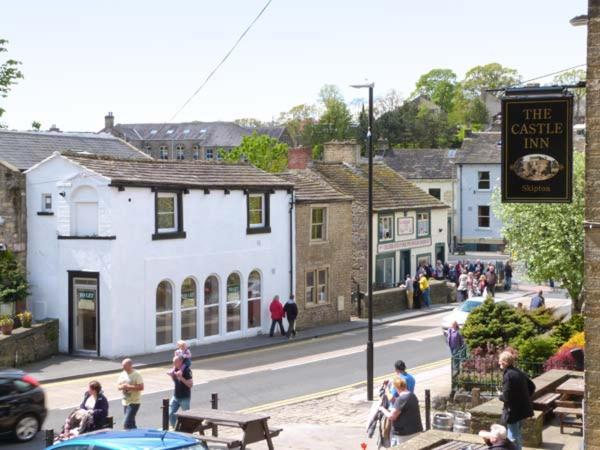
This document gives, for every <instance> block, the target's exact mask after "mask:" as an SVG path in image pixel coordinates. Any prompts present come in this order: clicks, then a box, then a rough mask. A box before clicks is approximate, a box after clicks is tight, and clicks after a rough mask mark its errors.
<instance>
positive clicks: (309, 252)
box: [295, 201, 352, 328]
mask: <svg viewBox="0 0 600 450" xmlns="http://www.w3.org/2000/svg"><path fill="white" fill-rule="evenodd" d="M311 206H318V207H324V208H326V209H327V220H326V224H327V230H326V235H327V239H326V240H325V241H322V242H321V241H311V239H310V232H311ZM351 239H352V213H351V202H350V201H344V202H331V203H318V204H316V203H305V202H299V203H298V204H297V206H296V294H295V295H296V303H297V305H298V312H299V314H298V322H297V326H298V328H307V327H311V326H317V325H326V324H330V323H336V322H343V321H348V320H350V313H351V297H350V293H351V279H350V270H349V267H348V261H350V260H351V257H352V242H351ZM318 269H327V270H328V274H329V284H328V285H329V293H328V294H329V295H328V297H329V298H328V301H327V302H326V303H318V302H317V303H307V302H306V289H305V288H306V273H307V272H308V271H315V270H318ZM315 288H316V286H315ZM340 297H343V300H342V302H343V309H342V310H341V311H340V310H338V298H340Z"/></svg>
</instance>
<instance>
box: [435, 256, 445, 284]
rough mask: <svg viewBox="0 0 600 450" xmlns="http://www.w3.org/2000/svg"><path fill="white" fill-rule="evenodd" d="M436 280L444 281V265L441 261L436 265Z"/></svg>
mask: <svg viewBox="0 0 600 450" xmlns="http://www.w3.org/2000/svg"><path fill="white" fill-rule="evenodd" d="M435 279H436V280H443V279H444V265H443V264H442V261H440V260H439V259H438V260H437V261H436V263H435Z"/></svg>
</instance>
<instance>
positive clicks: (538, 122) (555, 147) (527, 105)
mask: <svg viewBox="0 0 600 450" xmlns="http://www.w3.org/2000/svg"><path fill="white" fill-rule="evenodd" d="M529 92H531V90H530V91H529ZM572 113H573V96H572V95H571V94H569V93H562V91H561V92H560V93H559V94H554V95H529V96H525V95H506V96H504V97H503V98H502V183H501V184H502V201H503V202H513V203H530V202H535V203H568V202H571V197H572V190H573V114H572Z"/></svg>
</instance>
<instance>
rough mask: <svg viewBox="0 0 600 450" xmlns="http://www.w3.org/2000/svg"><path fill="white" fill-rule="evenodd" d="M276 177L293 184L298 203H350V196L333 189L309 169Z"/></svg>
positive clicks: (288, 172) (284, 173) (292, 171)
mask: <svg viewBox="0 0 600 450" xmlns="http://www.w3.org/2000/svg"><path fill="white" fill-rule="evenodd" d="M278 175H279V176H280V177H281V178H283V179H285V180H287V181H289V182H291V183H294V186H295V189H296V201H298V202H306V203H309V202H320V201H327V202H340V201H352V197H351V196H349V195H346V194H342V193H341V192H340V191H338V190H336V189H334V188H333V187H332V186H331V184H329V183H328V182H327V181H326V180H325V179H324V178H323V177H322V176H321V175H320V174H319V173H318V172H316V171H314V170H312V169H310V168H308V169H300V170H289V171H287V172H283V173H281V174H278Z"/></svg>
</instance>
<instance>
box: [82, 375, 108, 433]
mask: <svg viewBox="0 0 600 450" xmlns="http://www.w3.org/2000/svg"><path fill="white" fill-rule="evenodd" d="M79 409H84V410H86V411H92V417H93V421H92V423H91V424H90V426H89V428H88V429H87V430H86V431H94V430H99V429H101V428H104V427H105V426H106V418H107V417H108V400H106V397H105V396H104V393H103V392H102V386H101V385H100V383H99V382H97V381H95V380H94V381H90V383H89V384H88V388H87V391H85V394H83V401H82V402H81V405H79Z"/></svg>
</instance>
